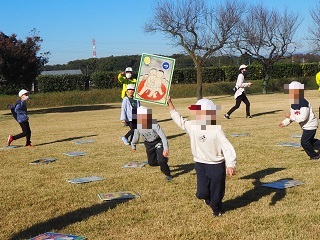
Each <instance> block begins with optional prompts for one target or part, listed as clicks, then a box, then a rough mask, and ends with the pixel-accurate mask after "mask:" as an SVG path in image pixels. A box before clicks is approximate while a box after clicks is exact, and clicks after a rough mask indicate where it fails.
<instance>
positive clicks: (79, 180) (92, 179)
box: [67, 176, 105, 184]
mask: <svg viewBox="0 0 320 240" xmlns="http://www.w3.org/2000/svg"><path fill="white" fill-rule="evenodd" d="M104 179H105V178H103V177H97V176H91V177H82V178H74V179H69V180H67V182H70V183H75V184H78V183H88V182H95V181H101V180H104Z"/></svg>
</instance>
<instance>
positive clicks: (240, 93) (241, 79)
mask: <svg viewBox="0 0 320 240" xmlns="http://www.w3.org/2000/svg"><path fill="white" fill-rule="evenodd" d="M247 67H248V66H246V65H241V66H240V67H239V75H238V78H237V82H236V86H235V90H236V91H235V93H234V98H235V99H236V104H235V105H234V106H233V107H232V108H231V109H230V110H229V111H228V112H227V113H226V114H225V115H224V118H227V119H230V115H231V114H232V113H233V112H234V111H235V110H237V109H238V108H239V107H240V104H241V102H244V103H245V104H246V115H247V118H252V116H251V115H250V102H249V100H248V98H247V95H246V91H245V88H247V87H250V86H251V85H252V83H250V82H249V83H246V82H245V76H246V75H247Z"/></svg>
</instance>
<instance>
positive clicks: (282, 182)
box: [262, 179, 303, 189]
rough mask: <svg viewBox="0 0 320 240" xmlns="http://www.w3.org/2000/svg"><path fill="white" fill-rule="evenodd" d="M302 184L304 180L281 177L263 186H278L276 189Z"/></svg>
mask: <svg viewBox="0 0 320 240" xmlns="http://www.w3.org/2000/svg"><path fill="white" fill-rule="evenodd" d="M301 184H303V182H300V181H298V180H293V179H281V180H278V181H274V182H270V183H265V184H262V186H263V187H269V188H276V189H285V188H290V187H295V186H299V185H301Z"/></svg>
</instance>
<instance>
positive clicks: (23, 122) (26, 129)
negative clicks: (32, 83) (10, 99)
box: [8, 89, 32, 147]
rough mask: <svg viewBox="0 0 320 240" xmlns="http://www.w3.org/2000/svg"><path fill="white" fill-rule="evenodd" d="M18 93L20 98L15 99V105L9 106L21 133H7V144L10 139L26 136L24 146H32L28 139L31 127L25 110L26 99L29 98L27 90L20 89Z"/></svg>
mask: <svg viewBox="0 0 320 240" xmlns="http://www.w3.org/2000/svg"><path fill="white" fill-rule="evenodd" d="M18 95H19V98H20V99H19V100H18V101H17V103H16V104H15V106H11V107H10V108H11V112H12V114H13V116H14V118H15V119H16V120H17V122H18V123H19V125H20V127H21V129H22V133H20V134H17V135H9V137H8V146H10V144H11V143H12V141H14V140H17V139H19V138H23V137H26V146H29V147H32V144H31V141H30V139H31V129H30V125H29V117H28V111H27V100H28V99H29V92H28V91H27V90H25V89H22V90H21V91H20V92H19V94H18Z"/></svg>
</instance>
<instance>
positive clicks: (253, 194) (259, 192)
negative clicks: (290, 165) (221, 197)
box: [223, 168, 286, 211]
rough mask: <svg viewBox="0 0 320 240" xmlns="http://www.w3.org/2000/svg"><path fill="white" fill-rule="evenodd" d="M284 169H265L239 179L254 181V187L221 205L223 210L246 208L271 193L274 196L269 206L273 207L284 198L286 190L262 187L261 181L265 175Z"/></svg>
mask: <svg viewBox="0 0 320 240" xmlns="http://www.w3.org/2000/svg"><path fill="white" fill-rule="evenodd" d="M284 169H285V168H267V169H264V170H261V171H258V172H255V173H252V174H250V175H247V176H244V177H242V178H240V179H254V181H253V182H252V184H253V186H254V187H253V188H252V189H251V190H249V191H247V192H245V193H243V194H242V195H241V196H238V197H236V198H234V199H230V200H227V201H225V202H224V203H223V206H224V208H225V210H227V211H230V210H235V209H237V208H241V207H244V206H247V205H249V204H250V203H252V202H257V201H259V200H260V199H261V198H263V197H265V196H268V195H270V194H273V193H274V195H273V197H272V199H271V202H270V203H269V205H275V204H276V203H277V202H278V201H280V200H281V199H283V198H284V197H285V195H286V190H285V189H273V188H268V187H262V184H264V183H263V182H261V179H262V178H264V177H265V176H267V175H270V174H273V173H275V172H278V171H282V170H284Z"/></svg>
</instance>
